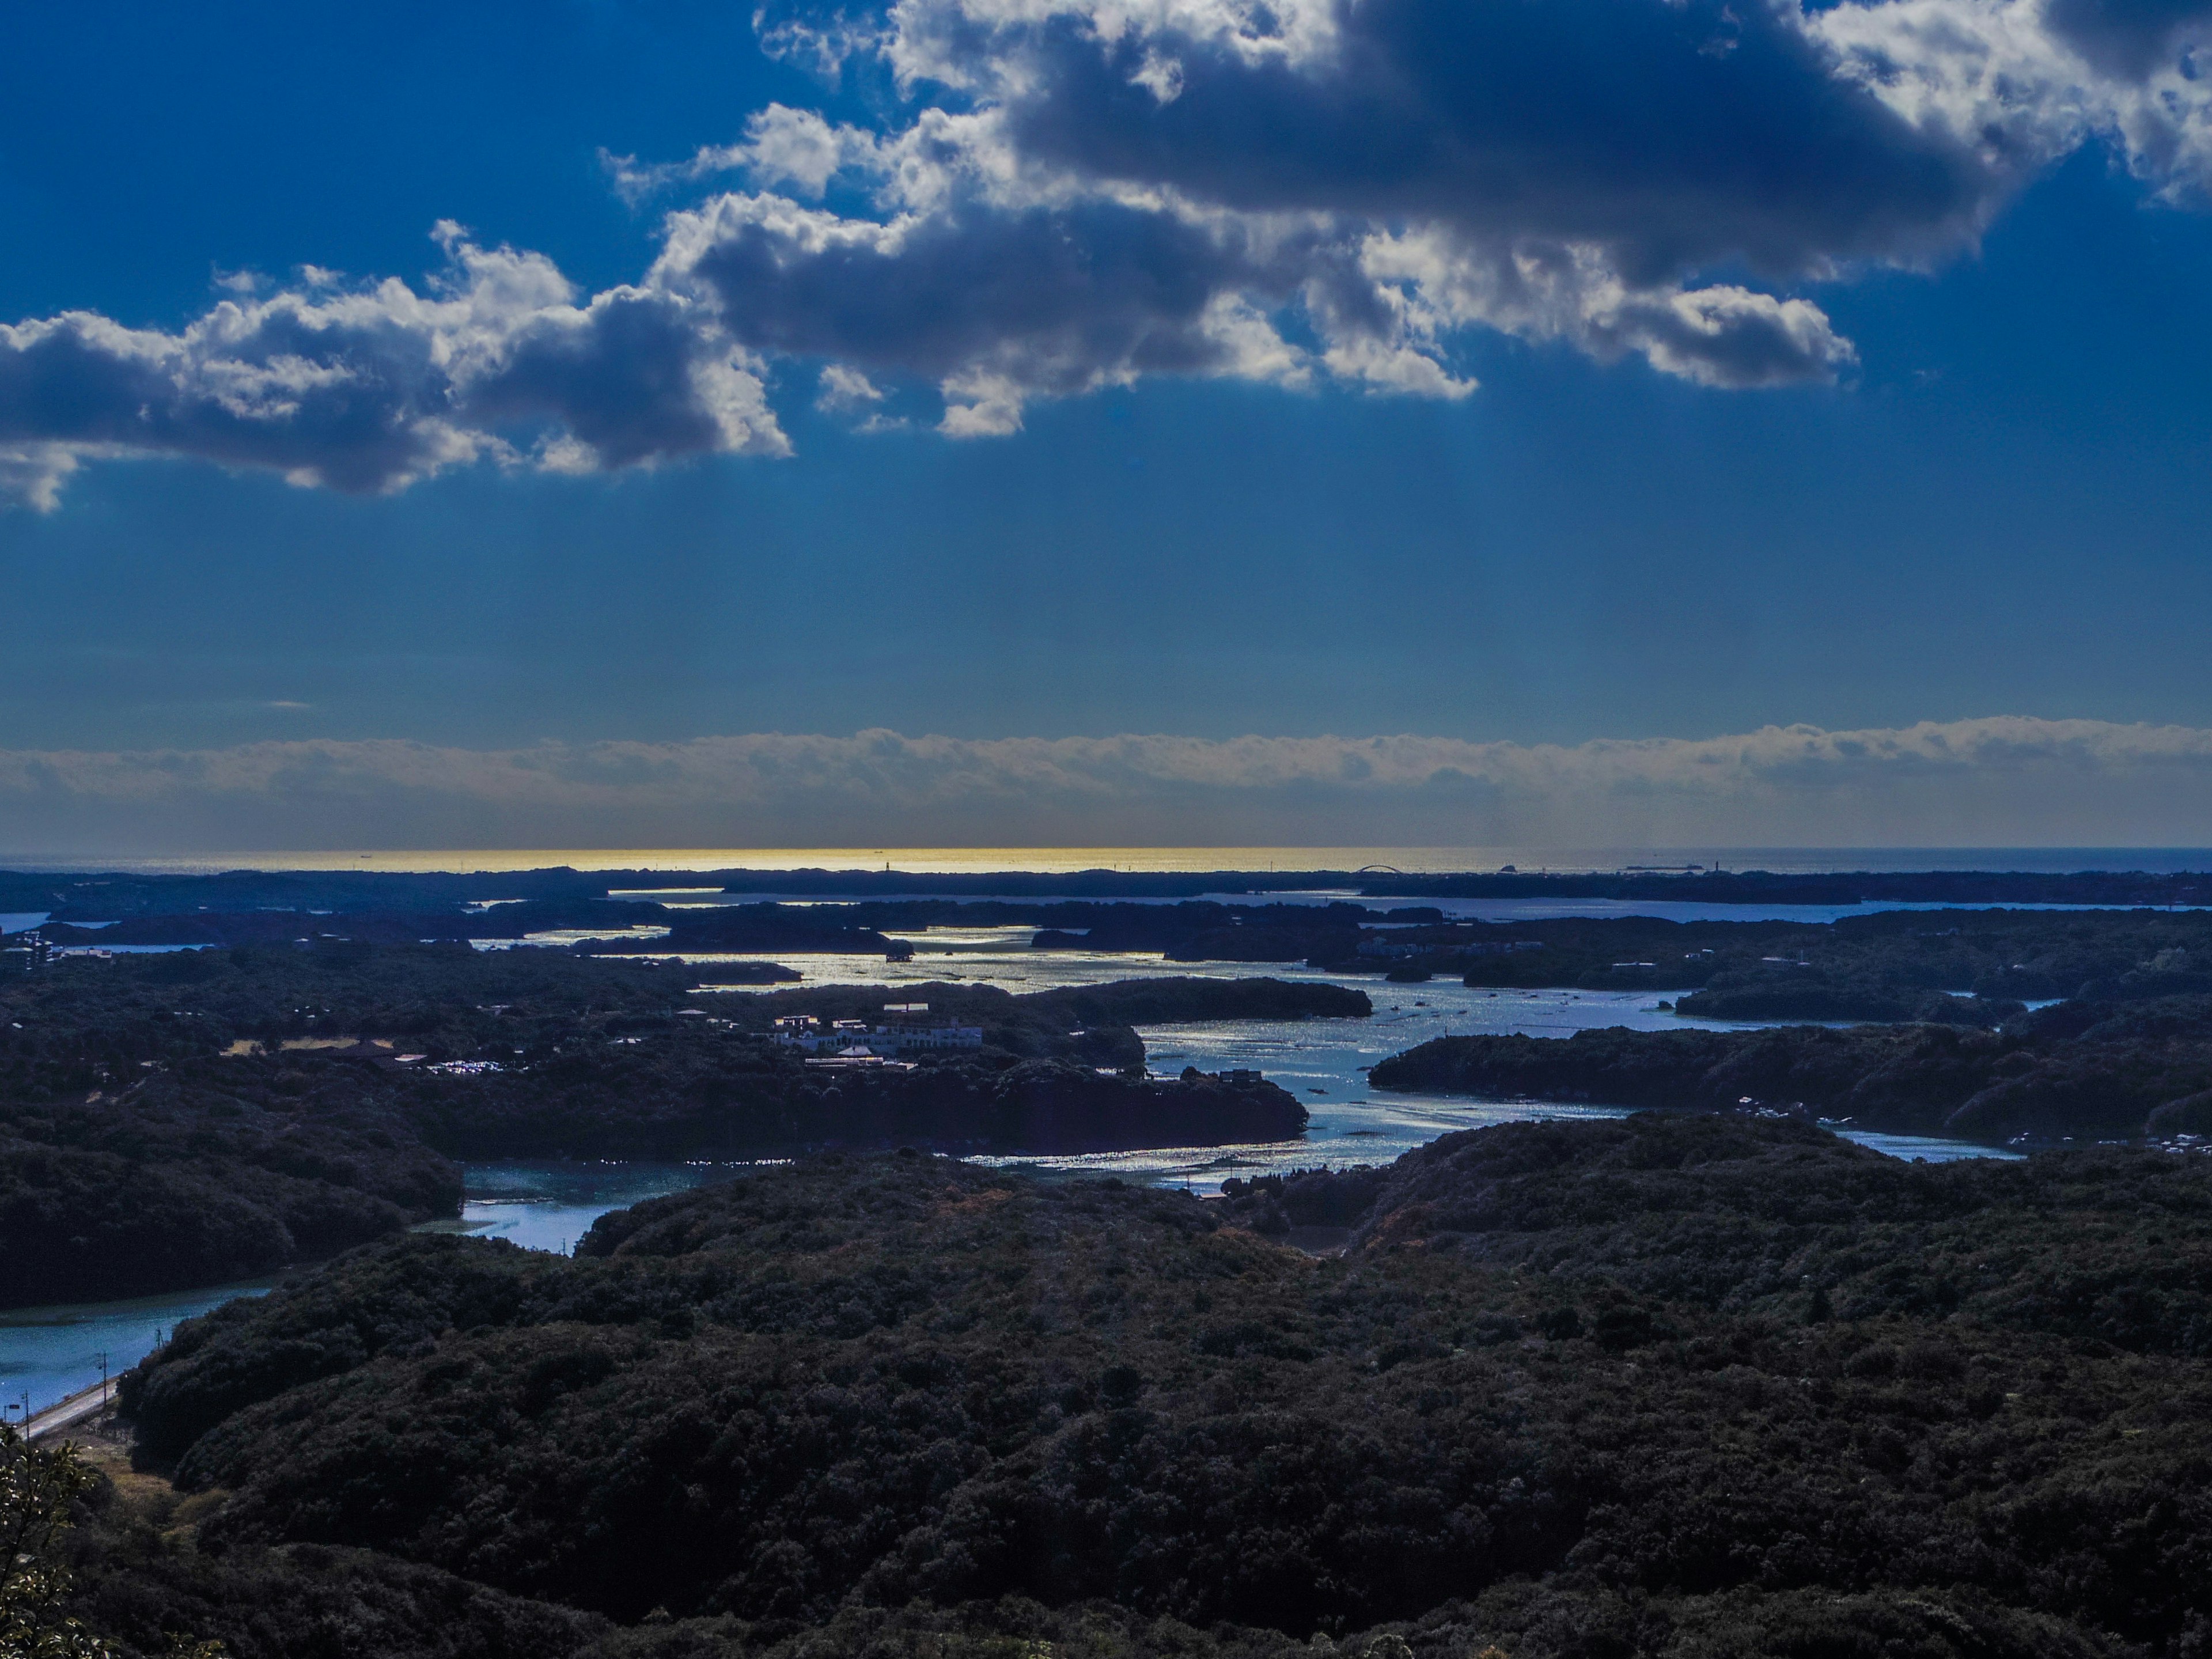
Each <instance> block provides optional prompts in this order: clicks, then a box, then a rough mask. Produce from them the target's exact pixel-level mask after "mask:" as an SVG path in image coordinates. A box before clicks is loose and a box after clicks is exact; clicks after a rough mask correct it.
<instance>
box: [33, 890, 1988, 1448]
mask: <svg viewBox="0 0 2212 1659" xmlns="http://www.w3.org/2000/svg"><path fill="white" fill-rule="evenodd" d="M1030 931H1031V930H1030V929H1029V928H1026V927H1018V928H973V929H964V930H959V931H958V932H957V933H956V932H955V931H954V930H951V929H945V930H939V931H933V932H932V933H928V934H927V935H917V936H916V937H915V945H916V946H917V947H918V955H917V958H916V960H915V961H914V962H913V963H885V962H884V961H883V960H882V959H881V958H880V957H808V956H802V957H795V958H793V962H792V963H791V965H792V966H793V967H795V968H798V969H801V971H803V972H804V973H805V975H806V982H807V983H809V984H854V983H860V984H880V985H887V986H900V985H910V984H915V983H920V982H922V981H929V980H945V979H950V978H953V977H955V976H957V977H959V978H960V979H962V980H963V981H965V982H968V983H972V984H985V985H998V986H1002V987H1005V988H1006V989H1007V990H1009V991H1015V992H1022V991H1042V990H1050V989H1054V988H1056V987H1062V986H1074V985H1092V984H1100V983H1103V982H1105V981H1109V980H1116V979H1132V978H1138V977H1141V976H1145V975H1169V974H1188V975H1202V976H1205V977H1209V978H1215V979H1232V978H1240V977H1248V976H1251V975H1263V974H1264V975H1273V976H1274V977H1276V978H1279V979H1296V980H1328V979H1329V978H1330V976H1329V975H1324V974H1321V973H1318V972H1316V971H1314V970H1312V969H1305V968H1297V967H1277V966H1273V965H1254V964H1246V963H1198V964H1190V963H1170V962H1167V961H1164V959H1162V958H1161V957H1158V956H1135V957H1131V956H1119V955H1116V956H1090V955H1086V954H1084V953H1082V952H1073V951H1031V950H1030V949H1029V948H1028V939H1029V937H1030ZM751 959H752V958H749V957H721V958H717V957H692V958H688V960H690V961H691V962H693V963H695V964H696V969H697V977H698V981H699V983H700V984H701V985H702V987H707V986H711V985H712V984H714V963H715V962H716V961H718V960H723V961H730V960H751ZM1337 982H1342V977H1341V976H1338V979H1337ZM1358 982H1359V983H1361V984H1362V986H1363V987H1364V989H1366V991H1367V992H1368V994H1369V995H1370V997H1372V998H1373V999H1374V1001H1375V1008H1376V1012H1375V1014H1374V1017H1373V1018H1369V1019H1320V1020H1297V1021H1223V1022H1219V1023H1207V1024H1176V1025H1156V1026H1146V1027H1142V1028H1139V1029H1140V1030H1141V1033H1142V1035H1143V1036H1144V1039H1145V1046H1146V1051H1147V1054H1148V1055H1149V1057H1150V1061H1151V1064H1152V1069H1153V1070H1155V1071H1157V1072H1162V1073H1176V1072H1179V1071H1181V1070H1182V1068H1183V1067H1184V1066H1197V1067H1198V1069H1199V1070H1200V1071H1203V1072H1213V1071H1219V1070H1221V1069H1223V1068H1225V1067H1227V1066H1251V1067H1254V1068H1256V1069H1257V1070H1259V1071H1261V1072H1263V1073H1266V1074H1267V1077H1268V1078H1269V1079H1272V1080H1273V1081H1274V1082H1277V1083H1279V1084H1280V1085H1282V1086H1283V1087H1285V1088H1286V1089H1289V1090H1291V1091H1292V1092H1294V1093H1295V1094H1297V1097H1298V1098H1299V1099H1300V1100H1301V1101H1303V1102H1304V1103H1305V1105H1306V1109H1307V1110H1308V1112H1309V1113H1310V1115H1311V1119H1312V1121H1311V1125H1310V1127H1309V1128H1308V1130H1307V1132H1306V1134H1305V1135H1304V1138H1303V1139H1299V1140H1295V1141H1286V1142H1274V1143H1267V1144H1262V1145H1255V1146H1227V1147H1169V1148H1164V1149H1152V1150H1148V1151H1144V1152H1109V1153H1097V1154H1091V1155H1087V1156H1079V1157H1063V1158H990V1159H983V1160H979V1161H981V1162H986V1163H990V1164H1002V1165H1020V1166H1025V1167H1030V1168H1035V1169H1037V1170H1043V1171H1046V1172H1054V1173H1066V1174H1078V1173H1083V1172H1092V1173H1097V1174H1102V1175H1103V1174H1109V1173H1111V1174H1116V1175H1120V1176H1122V1177H1124V1178H1125V1179H1128V1180H1134V1181H1150V1182H1163V1183H1167V1184H1172V1185H1178V1186H1180V1185H1186V1184H1187V1185H1188V1187H1189V1188H1190V1189H1191V1190H1192V1191H1194V1192H1197V1193H1212V1192H1218V1191H1219V1190H1220V1187H1221V1182H1223V1181H1224V1180H1225V1179H1226V1178H1227V1177H1229V1176H1251V1175H1254V1174H1260V1173H1265V1172H1267V1171H1269V1170H1288V1169H1300V1168H1314V1167H1328V1168H1334V1169H1341V1168H1345V1167H1348V1166H1350V1165H1352V1164H1387V1163H1389V1161H1390V1160H1392V1159H1393V1158H1397V1157H1398V1156H1399V1155H1400V1154H1401V1153H1403V1152H1409V1151H1411V1150H1412V1149H1413V1147H1415V1146H1422V1145H1425V1143H1426V1142H1428V1141H1431V1140H1433V1139H1436V1138H1437V1136H1438V1135H1440V1134H1447V1133H1451V1132H1452V1131H1454V1130H1456V1129H1468V1128H1476V1127H1481V1126H1484V1125H1486V1124H1492V1123H1503V1122H1510V1121H1528V1120H1531V1119H1537V1118H1563V1117H1564V1118H1572V1117H1582V1118H1589V1117H1618V1116H1623V1115H1626V1109H1624V1108H1619V1107H1608V1106H1604V1105H1591V1106H1560V1105H1547V1104H1542V1103H1530V1102H1511V1101H1489V1102H1486V1101H1470V1100H1465V1099H1460V1098H1456V1097H1448V1096H1442V1095H1421V1094H1402V1095H1401V1094H1391V1093H1383V1092H1376V1091H1370V1089H1369V1088H1368V1086H1367V1078H1366V1068H1367V1067H1369V1066H1373V1065H1374V1064H1375V1063H1376V1061H1378V1060H1382V1059H1383V1058H1385V1057H1386V1056H1388V1055H1390V1054H1397V1053H1400V1052H1402V1051H1403V1050H1405V1049H1407V1048H1412V1047H1413V1046H1414V1045H1415V1044H1416V1043H1419V1042H1427V1041H1428V1040H1429V1039H1430V1038H1431V1037H1435V1036H1446V1035H1450V1034H1463V1033H1473V1032H1496V1033H1505V1032H1516V1031H1517V1032H1523V1033H1526V1034H1528V1035H1530V1036H1565V1035H1568V1034H1570V1033H1571V1032H1574V1031H1577V1030H1586V1029H1589V1028H1591V1027H1602V1026H1608V1025H1626V1026H1630V1027H1632V1028H1634V1029H1636V1030H1671V1029H1674V1028H1677V1027H1680V1026H1683V1025H1700V1026H1703V1027H1705V1028H1706V1029H1711V1030H1720V1029H1727V1028H1726V1027H1725V1026H1723V1024H1721V1023H1719V1022H1715V1021H1699V1020H1685V1019H1682V1018H1679V1017H1677V1016H1676V1015H1674V1014H1673V1013H1670V1012H1666V1011H1663V1010H1662V1009H1661V1008H1660V1007H1659V1006H1658V1003H1659V1000H1660V999H1659V998H1658V997H1657V996H1656V995H1655V994H1652V993H1650V992H1613V991H1556V990H1553V991H1516V990H1500V991H1488V990H1475V989H1470V988H1469V987H1466V986H1463V985H1461V984H1459V983H1458V982H1456V981H1450V980H1438V981H1431V982H1430V983H1428V984H1425V985H1405V986H1394V985H1388V984H1385V983H1383V982H1382V981H1372V980H1370V981H1358ZM752 990H753V987H745V991H746V993H747V994H750V993H751V992H752ZM1845 1133H1853V1132H1850V1131H1845ZM1853 1138H1854V1139H1858V1140H1861V1141H1863V1142H1864V1143H1865V1144H1867V1145H1869V1146H1875V1147H1877V1148H1878V1149H1879V1150H1881V1151H1882V1152H1888V1153H1891V1154H1892V1155H1893V1156H1897V1157H1917V1158H1929V1159H1946V1158H1961V1157H1969V1158H1987V1157H2002V1156H2009V1154H2003V1153H1994V1152H1991V1151H1990V1149H1989V1148H1987V1147H1983V1146H1970V1145H1967V1144H1965V1143H1961V1142H1955V1141H1937V1140H1920V1139H1914V1138H1912V1137H1910V1136H1902V1135H1871V1134H1857V1133H1853ZM743 1167H750V1166H744V1165H732V1164H471V1165H468V1166H466V1168H465V1176H466V1184H467V1198H466V1201H465V1205H464V1206H463V1211H462V1215H461V1218H460V1219H459V1221H458V1222H444V1223H436V1224H433V1225H435V1226H436V1227H438V1228H439V1229H441V1230H444V1231H467V1232H472V1233H477V1234H479V1235H481V1236H483V1237H497V1238H507V1239H511V1240H513V1242H514V1243H517V1244H519V1245H521V1246H523V1247H525V1248H526V1249H538V1250H557V1251H563V1252H565V1251H568V1250H571V1249H574V1245H575V1243H576V1241H577V1240H578V1239H580V1238H581V1237H583V1236H584V1234H585V1233H586V1231H588V1230H589V1229H590V1227H591V1225H592V1221H594V1220H595V1219H597V1218H599V1216H602V1215H604V1214H605V1213H606V1212H608V1211H609V1210H615V1209H622V1208H624V1207H626V1206H629V1205H632V1204H635V1203H638V1202H641V1200H645V1199H647V1198H653V1197H657V1196H659V1195H660V1194H665V1193H673V1192H683V1191H686V1190H688V1189H690V1188H694V1187H697V1186H700V1185H702V1184H704V1183H706V1182H711V1181H715V1180H720V1179H726V1178H728V1177H729V1176H731V1175H732V1174H734V1173H736V1171H737V1170H738V1169H739V1168H743ZM273 1282H274V1281H272V1280H261V1281H256V1282H254V1283H251V1284H246V1285H223V1286H217V1287H216V1288H213V1289H207V1290H198V1291H189V1292H185V1293H181V1294H179V1295H175V1296H168V1297H149V1298H147V1299H145V1300H143V1301H137V1302H129V1303H100V1304H86V1305H81V1306H75V1307H60V1308H43V1309H25V1310H17V1311H15V1312H13V1313H0V1400H4V1401H14V1402H16V1403H17V1404H18V1405H20V1401H21V1396H22V1395H24V1394H25V1393H26V1392H27V1393H28V1394H29V1395H30V1396H31V1400H32V1404H33V1408H34V1409H35V1408H40V1407H45V1406H47V1405H50V1404H52V1401H55V1400H57V1399H58V1398H60V1397H61V1396H62V1395H65V1394H68V1393H70V1392H73V1391H74V1390H76V1389H82V1388H85V1387H88V1386H89V1385H90V1384H92V1383H96V1382H97V1381H99V1379H100V1354H101V1352H103V1351H105V1352H106V1355H107V1358H108V1364H109V1367H110V1369H111V1370H112V1371H114V1372H120V1371H122V1370H127V1369H128V1368H129V1367H130V1366H131V1365H134V1364H137V1362H138V1361H139V1360H141V1359H143V1358H145V1357H146V1355H147V1354H149V1353H150V1352H153V1349H154V1346H155V1342H156V1341H157V1340H159V1338H160V1335H161V1334H162V1333H164V1332H167V1331H168V1330H170V1329H172V1328H174V1327H175V1325H176V1324H177V1322H179V1320H183V1319H187V1318H191V1316H194V1315H197V1314H201V1313H204V1312H206V1311H208V1310H210V1309H211V1308H214V1307H216V1306H219V1305H221V1304H222V1303H224V1302H227V1301H229V1300H231V1299H232V1298H233V1297H238V1296H251V1295H258V1294H260V1293H262V1292H263V1291H266V1290H267V1289H268V1288H269V1286H270V1284H271V1283H273Z"/></svg>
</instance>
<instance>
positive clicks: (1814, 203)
mask: <svg viewBox="0 0 2212 1659" xmlns="http://www.w3.org/2000/svg"><path fill="white" fill-rule="evenodd" d="M915 12H916V14H917V16H918V19H920V20H924V21H923V26H924V27H926V26H927V24H926V20H927V18H929V17H930V16H932V15H934V14H933V11H932V10H931V9H928V8H916V9H915ZM1191 21H1192V23H1194V24H1196V23H1199V22H1202V21H1205V19H1204V14H1200V16H1199V17H1197V18H1194V19H1192V20H1191ZM1329 22H1330V27H1331V30H1332V33H1333V34H1334V45H1333V46H1332V48H1331V50H1330V52H1329V55H1328V59H1327V61H1326V62H1325V63H1321V64H1315V63H1311V62H1307V61H1301V60H1299V59H1298V58H1294V57H1292V56H1291V55H1289V54H1287V53H1265V54H1261V55H1258V56H1256V57H1255V56H1254V55H1253V53H1252V52H1251V51H1250V43H1249V41H1248V40H1242V39H1239V40H1235V41H1232V40H1225V39H1223V38H1221V37H1220V36H1218V34H1215V35H1202V34H1199V33H1194V32H1193V31H1192V29H1191V28H1189V27H1185V28H1180V29H1179V28H1174V27H1167V28H1161V29H1158V30H1155V31H1152V32H1149V33H1146V34H1144V35H1142V36H1139V35H1137V34H1135V33H1128V34H1124V35H1122V36H1121V37H1120V38H1119V39H1116V40H1111V41H1109V40H1102V39H1101V38H1100V37H1099V36H1098V35H1097V33H1095V32H1093V31H1092V30H1091V29H1088V28H1085V27H1080V26H1079V23H1078V21H1077V20H1075V19H1073V18H1072V17H1068V16H1061V17H1059V18H1054V19H1052V20H1050V21H1048V22H1046V23H1044V24H1043V25H1042V26H1040V27H1014V28H1007V29H1004V30H1000V31H996V32H994V36H993V39H992V46H991V47H990V48H988V49H989V50H994V51H995V52H997V53H998V54H999V55H1000V58H1001V59H1002V60H1003V61H1004V63H1005V64H1006V66H1007V68H1008V69H1010V70H1012V69H1016V68H1018V70H1019V71H1020V74H1019V76H1018V79H1017V77H1016V76H1012V75H1011V74H1010V75H1009V76H1007V79H1008V81H1009V82H1011V83H1012V89H1010V90H1009V91H1008V92H1007V93H1006V94H1005V100H1006V109H1007V112H1008V116H1009V126H1010V130H1011V131H1012V136H1013V140H1014V143H1015V145H1016V146H1017V148H1018V149H1020V150H1021V151H1023V152H1024V154H1027V155H1034V156H1037V157H1041V158H1043V159H1046V160H1048V161H1052V162H1054V163H1056V164H1058V165H1060V166H1063V167H1067V168H1068V169H1070V170H1071V171H1073V172H1076V173H1081V174H1084V175H1086V176H1091V177H1097V178H1110V179H1125V180H1141V181H1145V182H1147V183H1156V184H1164V185H1173V186H1175V187H1176V188H1177V189H1179V190H1182V191H1186V192H1188V193H1189V194H1190V195H1191V196H1193V197H1196V198H1199V199H1202V200H1206V201H1209V202H1213V203H1218V204H1222V205H1224V206H1227V207H1231V208H1236V209H1240V210H1254V211H1285V210H1326V211H1330V212H1334V213H1340V214H1347V215H1352V216H1360V217H1364V218H1370V219H1381V220H1395V219H1413V220H1420V221H1430V222H1439V223H1443V224H1448V225H1450V226H1452V227H1454V228H1456V229H1458V230H1459V231H1461V232H1462V233H1463V234H1468V235H1472V236H1475V237H1480V238H1508V239H1519V238H1535V239H1540V240H1555V241H1566V242H1592V243H1597V244H1600V245H1602V246H1606V247H1607V248H1608V249H1611V250H1613V253H1614V256H1615V258H1616V260H1617V262H1618V264H1619V266H1620V270H1622V272H1623V274H1624V275H1626V276H1628V277H1629V278H1630V279H1631V280H1632V281H1638V282H1645V283H1653V282H1658V281H1661V280H1663V279H1665V278H1666V277H1668V276H1672V275H1674V274H1677V273H1679V272H1681V271H1684V270H1692V269H1695V268H1697V267H1699V266H1701V265H1709V264H1713V263H1715V262H1718V261H1723V260H1729V259H1739V258H1740V259H1744V260H1747V261H1748V262H1749V263H1751V264H1753V266H1754V267H1757V268H1760V269H1763V270H1769V271H1773V272H1777V273H1780V274H1784V275H1790V274H1796V273H1798V272H1801V271H1802V270H1805V269H1807V268H1808V266H1817V265H1820V264H1824V263H1825V262H1826V261H1829V260H1832V259H1835V258H1848V257H1857V256H1866V255H1874V256H1889V255H1893V254H1897V253H1899V252H1904V253H1917V252H1923V251H1926V250H1927V249H1929V248H1930V247H1934V246H1942V245H1945V244H1948V243H1950V242H1953V241H1955V240H1956V239H1957V238H1958V236H1959V235H1960V234H1961V232H1962V231H1966V230H1971V228H1972V226H1973V225H1974V224H1975V222H1977V220H1978V216H1979V214H1980V212H1981V210H1982V209H1983V206H1984V203H1985V202H1986V200H1987V198H1988V197H1989V195H1990V191H1991V189H1992V182H1993V181H1992V179H1991V177H1990V170H1989V168H1988V167H1986V166H1985V165H1984V163H1983V162H1982V161H1980V160H1979V159H1978V157H1976V156H1975V155H1974V154H1973V153H1972V151H1971V150H1970V149H1967V148H1966V146H1964V145H1962V144H1960V143H1957V142H1955V141H1954V140H1953V139H1951V138H1950V137H1948V136H1947V135H1943V134H1940V133H1929V132H1925V131H1917V130H1916V129H1914V128H1913V127H1911V126H1910V125H1907V124H1906V123H1905V121H1904V120H1903V119H1901V118H1899V116H1898V115H1897V114H1896V113H1895V112H1893V111H1892V110H1890V109H1889V108H1888V107H1887V106H1884V105H1883V104H1882V103H1881V101H1880V100H1878V99H1876V98H1875V97H1874V96H1873V95H1872V94H1870V93H1869V92H1868V91H1867V90H1865V89H1864V88H1861V87H1859V86H1857V85H1853V84H1850V83H1849V82H1844V81H1839V80H1838V78H1837V77H1836V76H1835V75H1834V73H1833V70H1832V64H1831V63H1830V61H1829V60H1828V58H1827V55H1826V53H1825V52H1823V51H1822V50H1821V49H1820V46H1819V45H1818V44H1817V43H1816V42H1815V41H1814V40H1811V39H1810V38H1808V36H1807V34H1806V33H1805V32H1804V31H1803V30H1802V28H1801V27H1798V26H1797V21H1796V17H1795V15H1794V14H1792V13H1788V12H1784V11H1783V10H1780V9H1775V8H1771V7H1769V6H1766V5H1763V4H1760V3H1758V0H1744V3H1742V4H1741V7H1740V8H1739V6H1738V5H1737V4H1736V3H1735V0H1728V3H1721V0H1686V3H1680V4H1666V3H1659V0H1481V3H1474V4H1469V3H1466V0H1364V3H1360V4H1358V5H1352V4H1349V3H1339V4H1337V5H1335V6H1334V8H1333V9H1331V14H1330V19H1329ZM1148 60H1149V61H1150V62H1151V63H1152V65H1153V66H1154V67H1153V69H1152V72H1151V73H1150V74H1149V75H1148V74H1147V72H1146V64H1147V61H1148ZM1155 88H1160V89H1162V90H1166V91H1168V92H1170V93H1171V94H1172V95H1171V96H1168V97H1166V98H1163V97H1162V96H1161V95H1160V92H1159V91H1158V90H1155Z"/></svg>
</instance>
